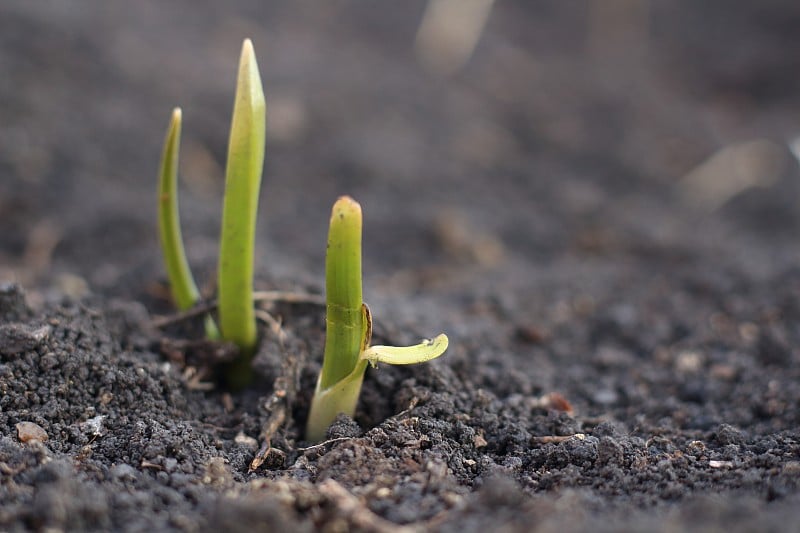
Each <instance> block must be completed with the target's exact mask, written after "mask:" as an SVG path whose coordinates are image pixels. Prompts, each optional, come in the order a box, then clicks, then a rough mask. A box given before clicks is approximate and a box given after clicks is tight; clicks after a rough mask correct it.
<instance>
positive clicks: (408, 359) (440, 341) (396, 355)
mask: <svg viewBox="0 0 800 533" xmlns="http://www.w3.org/2000/svg"><path fill="white" fill-rule="evenodd" d="M448 343H449V340H448V339H447V335H445V334H444V333H442V334H441V335H439V336H437V337H435V338H433V339H425V340H424V341H422V342H421V343H420V344H417V345H415V346H380V345H378V346H370V347H369V348H367V349H366V350H364V351H363V352H361V359H362V360H363V361H369V363H370V364H371V365H372V366H373V367H375V366H377V364H378V363H387V364H390V365H413V364H416V363H424V362H425V361H430V360H431V359H436V358H437V357H439V356H440V355H442V354H443V353H444V352H445V350H447V345H448Z"/></svg>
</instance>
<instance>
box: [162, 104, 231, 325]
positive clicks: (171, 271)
mask: <svg viewBox="0 0 800 533" xmlns="http://www.w3.org/2000/svg"><path fill="white" fill-rule="evenodd" d="M180 142H181V109H180V108H179V107H176V108H175V109H174V110H173V111H172V119H171V120H170V123H169V128H168V129H167V137H166V139H165V140H164V150H163V153H162V155H161V166H160V168H159V177H158V192H159V199H158V229H159V236H160V237H161V239H160V240H161V251H162V254H163V256H164V263H165V265H166V267H167V277H168V279H169V286H170V290H171V293H172V299H173V301H174V302H175V305H176V306H177V308H178V309H180V310H181V311H185V310H187V309H190V308H191V307H192V306H194V305H195V304H196V303H197V302H198V300H200V291H198V290H197V284H196V283H195V282H194V277H193V276H192V271H191V269H190V268H189V262H188V261H187V259H186V251H185V249H184V246H183V238H182V237H181V225H180V217H179V211H178V154H179V147H180ZM205 329H206V336H208V337H209V338H212V339H216V338H218V337H219V331H218V330H217V326H216V324H214V319H212V318H211V317H210V316H206V321H205Z"/></svg>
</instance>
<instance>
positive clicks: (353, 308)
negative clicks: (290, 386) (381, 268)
mask: <svg viewBox="0 0 800 533" xmlns="http://www.w3.org/2000/svg"><path fill="white" fill-rule="evenodd" d="M361 224H362V222H361V206H360V205H358V203H357V202H355V201H354V200H353V199H352V198H350V197H347V196H343V197H341V198H339V199H338V200H337V201H336V203H335V204H334V206H333V211H332V213H331V221H330V229H329V233H328V250H327V254H326V257H325V292H326V296H325V297H326V302H327V315H326V325H327V329H326V333H325V355H324V359H323V361H322V371H321V372H320V376H319V380H318V381H317V390H316V392H315V394H314V400H313V401H312V405H311V411H310V412H309V417H308V425H307V429H306V438H307V439H308V440H314V441H316V440H321V439H323V438H324V437H325V432H326V430H327V429H328V426H330V424H331V423H332V422H333V420H334V418H336V415H338V414H339V413H345V414H347V415H350V416H352V415H353V414H354V413H355V408H356V403H357V402H358V394H359V392H360V389H361V380H362V379H363V377H364V370H365V369H366V363H365V362H364V361H360V360H359V355H360V354H361V351H362V350H363V348H364V339H365V335H366V323H365V318H364V310H363V305H362V304H363V302H362V292H361Z"/></svg>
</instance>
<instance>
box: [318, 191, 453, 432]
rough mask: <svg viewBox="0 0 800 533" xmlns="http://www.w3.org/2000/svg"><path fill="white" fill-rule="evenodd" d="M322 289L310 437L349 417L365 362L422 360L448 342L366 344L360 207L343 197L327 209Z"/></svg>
mask: <svg viewBox="0 0 800 533" xmlns="http://www.w3.org/2000/svg"><path fill="white" fill-rule="evenodd" d="M325 288H326V304H327V307H326V308H327V315H326V324H327V330H326V335H325V355H324V358H323V361H322V370H321V372H320V375H319V379H318V380H317V388H316V391H315V392H314V398H313V400H312V401H311V410H310V412H309V415H308V423H307V426H306V439H308V440H309V441H314V442H317V441H321V440H323V439H324V438H325V433H326V432H327V430H328V427H329V426H330V425H331V423H333V421H334V419H335V418H336V416H337V415H339V414H340V413H344V414H346V415H348V416H353V414H354V413H355V409H356V404H357V403H358V396H359V393H360V391H361V383H362V381H363V379H364V372H365V371H366V368H367V364H368V363H369V364H371V365H372V366H376V365H377V364H378V363H388V364H392V365H408V364H414V363H423V362H425V361H430V360H431V359H435V358H436V357H439V356H440V355H442V354H443V353H444V351H445V350H446V349H447V344H448V340H447V336H446V335H444V334H441V335H439V336H437V337H436V338H434V339H432V340H425V341H423V342H422V343H421V344H418V345H416V346H404V347H398V346H370V340H371V337H372V317H371V315H370V312H369V307H367V305H366V304H365V303H364V302H363V301H362V290H361V206H360V205H359V204H358V203H357V202H356V201H355V200H353V199H352V198H350V197H347V196H343V197H341V198H339V199H338V200H337V201H336V203H335V204H334V206H333V211H332V212H331V221H330V229H329V233H328V251H327V254H326V258H325Z"/></svg>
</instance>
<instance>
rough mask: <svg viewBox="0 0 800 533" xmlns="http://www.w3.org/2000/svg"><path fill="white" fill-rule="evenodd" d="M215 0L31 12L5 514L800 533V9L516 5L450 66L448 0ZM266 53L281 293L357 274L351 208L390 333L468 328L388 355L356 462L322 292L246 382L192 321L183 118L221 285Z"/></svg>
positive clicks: (7, 83)
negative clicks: (176, 136)
mask: <svg viewBox="0 0 800 533" xmlns="http://www.w3.org/2000/svg"><path fill="white" fill-rule="evenodd" d="M265 4H268V7H265ZM200 5H201V4H198V3H196V2H190V1H187V0H184V1H180V2H169V3H165V2H156V1H155V0H140V1H137V2H127V3H121V2H115V3H108V2H90V1H85V2H80V1H78V2H72V3H66V2H44V1H42V2H30V1H26V0H10V1H5V2H3V3H2V6H0V278H2V280H4V281H7V282H8V283H6V284H4V285H3V286H2V288H0V394H2V396H1V397H0V530H4V531H5V530H8V531H18V530H48V531H59V530H124V531H143V530H149V531H163V530H187V531H259V530H264V531H270V530H277V529H278V528H282V530H284V531H313V530H325V531H347V530H353V531H379V532H381V531H415V530H436V531H459V532H464V531H692V530H696V531H699V530H703V531H705V530H713V531H723V530H724V531H786V530H787V529H791V528H792V527H793V526H791V524H797V522H798V520H800V510H798V509H800V348H798V347H799V346H800V246H798V241H797V235H798V234H799V233H798V232H800V206H799V203H800V169H798V164H797V160H796V159H795V157H794V156H793V154H792V152H791V150H790V148H789V147H790V146H791V144H792V140H793V139H794V138H795V137H796V136H797V135H798V134H800V75H799V74H798V72H800V59H798V58H800V4H798V3H797V2H796V1H791V0H785V1H781V0H767V1H761V2H733V1H729V0H724V1H723V0H718V1H717V0H714V1H709V2H702V3H700V2H693V1H689V0H681V1H675V2H669V3H661V2H652V3H650V2H639V3H636V2H624V1H611V0H608V1H606V0H603V1H600V0H598V1H596V2H563V1H559V0H553V1H541V2H539V1H537V2H526V1H521V0H520V1H510V0H509V1H500V2H497V3H496V4H495V6H494V8H493V10H492V13H491V15H490V18H489V21H488V25H487V26H486V28H485V31H484V33H483V35H482V36H481V39H480V41H479V44H478V46H477V48H476V50H475V54H474V56H473V57H472V59H471V60H470V62H469V63H467V64H466V65H465V66H464V67H463V68H462V69H461V70H459V71H457V72H456V73H455V74H453V75H451V76H449V77H442V76H441V75H437V74H435V73H432V72H430V71H428V70H426V69H425V68H424V67H423V66H422V63H420V61H418V59H417V58H416V57H415V54H414V47H413V42H414V36H415V32H416V30H417V27H418V25H419V22H420V20H421V17H422V14H423V11H424V6H425V3H424V2H422V1H414V2H412V1H406V2H360V1H337V2H269V3H267V2H259V1H248V0H241V1H236V2H225V3H219V4H209V5H205V4H203V6H202V8H201V7H200ZM645 5H647V6H649V11H646V10H645V11H642V7H641V6H645ZM637 6H638V7H637ZM246 36H249V37H252V38H253V41H254V43H255V48H256V53H257V54H258V58H259V62H260V66H261V71H262V77H263V80H264V85H265V90H266V92H267V99H268V102H267V105H268V116H269V118H268V122H269V128H268V129H269V132H268V154H267V163H266V169H265V179H264V185H263V195H262V204H261V212H262V218H261V220H260V222H259V224H260V226H259V232H260V234H259V243H258V250H259V251H258V260H257V263H258V270H259V272H258V279H257V282H256V284H257V287H258V288H259V289H268V290H283V291H289V292H292V293H296V294H317V295H318V294H321V292H322V291H323V289H324V287H323V286H322V267H323V259H324V249H325V235H326V223H327V217H328V213H329V209H330V206H331V205H332V203H333V201H334V200H335V198H336V197H337V196H338V195H340V194H350V195H352V196H353V197H355V198H356V199H357V200H359V201H360V202H361V203H362V205H363V207H364V213H365V230H364V231H365V233H364V262H365V264H364V270H365V274H366V279H365V291H364V292H365V296H366V299H367V301H368V302H369V303H370V305H371V307H372V311H373V315H374V316H375V318H376V337H377V338H378V340H380V341H381V342H383V341H387V342H392V343H410V342H414V341H416V340H418V339H419V338H421V337H425V336H431V335H434V334H436V333H438V332H440V331H445V332H447V333H448V335H449V337H450V343H451V348H450V350H449V351H448V353H447V354H446V355H445V356H444V357H443V358H441V359H439V360H437V361H435V362H433V363H431V364H426V365H421V366H417V367H410V368H389V367H381V368H379V369H378V370H369V371H368V374H367V377H366V379H365V383H364V391H363V394H362V399H361V403H360V406H359V409H358V412H357V414H356V417H355V420H352V419H349V418H340V420H339V421H338V422H337V423H336V424H335V425H334V426H333V427H332V428H331V429H330V435H329V436H330V438H331V440H329V441H327V442H325V443H323V444H320V445H312V443H307V442H304V441H303V436H302V428H303V426H304V422H305V416H306V413H307V408H308V405H309V402H310V394H311V391H312V390H313V384H314V380H315V379H316V374H317V372H318V370H319V366H320V358H321V351H322V343H323V339H324V312H323V309H322V308H321V307H320V306H318V305H317V304H316V303H314V302H313V301H310V302H305V303H286V302H278V303H275V304H273V305H272V306H270V307H269V309H270V311H271V312H272V314H273V315H274V316H277V317H279V318H280V320H281V324H282V329H281V331H280V333H279V332H278V331H277V330H276V329H275V328H274V327H270V326H268V325H264V327H263V339H264V340H263V342H262V344H261V348H260V351H259V353H258V356H257V357H256V360H255V367H256V370H257V373H258V379H257V382H256V384H255V385H254V386H253V387H251V388H250V389H248V390H246V391H244V392H241V393H229V392H226V391H225V390H224V389H222V388H220V387H217V386H214V383H213V379H211V378H210V377H209V376H208V375H205V374H202V372H203V368H204V367H205V366H206V364H207V363H208V361H209V360H210V359H214V358H215V357H220V354H222V355H224V352H225V350H224V347H220V346H213V345H209V344H207V343H203V342H202V341H201V340H200V339H199V337H198V336H197V335H196V334H195V333H193V331H192V330H193V328H192V326H197V324H194V323H193V322H192V321H191V320H188V321H179V320H172V321H171V322H170V323H169V324H168V325H164V320H163V318H164V317H165V316H166V317H170V316H171V315H170V314H171V313H172V309H171V308H170V306H169V304H168V302H167V300H166V298H165V294H166V291H165V285H164V273H163V269H162V266H161V259H160V256H159V251H158V244H157V236H156V227H155V223H156V220H155V201H154V198H155V192H154V191H155V172H156V165H157V161H158V156H159V150H160V143H161V140H162V136H163V132H164V130H165V128H166V125H167V121H168V117H169V112H170V110H171V108H172V107H173V106H175V105H181V106H182V107H183V110H184V127H183V132H184V133H183V134H184V138H183V145H182V154H181V155H182V174H183V176H182V179H183V180H184V181H183V182H182V186H183V190H182V197H181V202H182V204H181V207H182V218H183V221H184V236H185V238H186V240H187V246H188V249H189V253H190V256H191V261H192V263H193V265H195V269H196V275H197V276H198V278H199V279H200V280H202V281H203V282H204V284H205V285H206V291H207V292H208V293H209V294H211V293H212V292H213V287H212V285H213V282H212V280H213V279H214V265H215V261H216V245H217V236H218V225H219V211H220V205H221V195H222V168H224V158H225V147H226V137H227V128H228V120H229V113H230V108H231V101H232V90H233V78H234V73H235V63H236V58H237V55H238V50H239V46H240V44H241V40H242V38H244V37H246ZM715 154H716V155H715ZM701 165H702V166H701ZM742 176H744V177H742ZM12 282H14V283H12ZM173 318H174V317H173ZM195 329H196V328H195ZM254 459H258V460H257V463H260V464H258V465H257V467H256V468H255V469H253V468H251V467H252V466H253V460H254Z"/></svg>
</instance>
